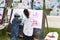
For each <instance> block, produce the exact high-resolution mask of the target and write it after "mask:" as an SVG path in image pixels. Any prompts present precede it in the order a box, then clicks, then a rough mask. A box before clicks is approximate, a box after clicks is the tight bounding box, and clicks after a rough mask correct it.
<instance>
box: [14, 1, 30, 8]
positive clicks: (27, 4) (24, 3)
mask: <svg viewBox="0 0 60 40" xmlns="http://www.w3.org/2000/svg"><path fill="white" fill-rule="evenodd" d="M19 2H20V0H13V4H14V8H16V9H17V8H19V9H24V8H27V9H31V0H22V3H19Z"/></svg>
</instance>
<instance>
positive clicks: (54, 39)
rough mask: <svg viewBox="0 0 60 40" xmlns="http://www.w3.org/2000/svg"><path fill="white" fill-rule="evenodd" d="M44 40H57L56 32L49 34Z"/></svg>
mask: <svg viewBox="0 0 60 40" xmlns="http://www.w3.org/2000/svg"><path fill="white" fill-rule="evenodd" d="M44 40H58V33H57V32H49V33H48V34H47V36H46V37H45V39H44Z"/></svg>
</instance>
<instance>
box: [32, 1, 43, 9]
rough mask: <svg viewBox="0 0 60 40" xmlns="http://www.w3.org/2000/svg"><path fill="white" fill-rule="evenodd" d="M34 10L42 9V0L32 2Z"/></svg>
mask: <svg viewBox="0 0 60 40" xmlns="http://www.w3.org/2000/svg"><path fill="white" fill-rule="evenodd" d="M33 8H34V9H39V10H40V9H43V0H34V2H33Z"/></svg>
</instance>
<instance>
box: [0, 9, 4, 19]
mask: <svg viewBox="0 0 60 40" xmlns="http://www.w3.org/2000/svg"><path fill="white" fill-rule="evenodd" d="M3 11H4V8H0V19H2V17H3Z"/></svg>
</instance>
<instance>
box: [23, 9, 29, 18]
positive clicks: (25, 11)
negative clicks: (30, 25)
mask: <svg viewBox="0 0 60 40" xmlns="http://www.w3.org/2000/svg"><path fill="white" fill-rule="evenodd" d="M23 12H24V15H25V16H26V17H27V18H29V11H28V10H27V9H24V11H23Z"/></svg>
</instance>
